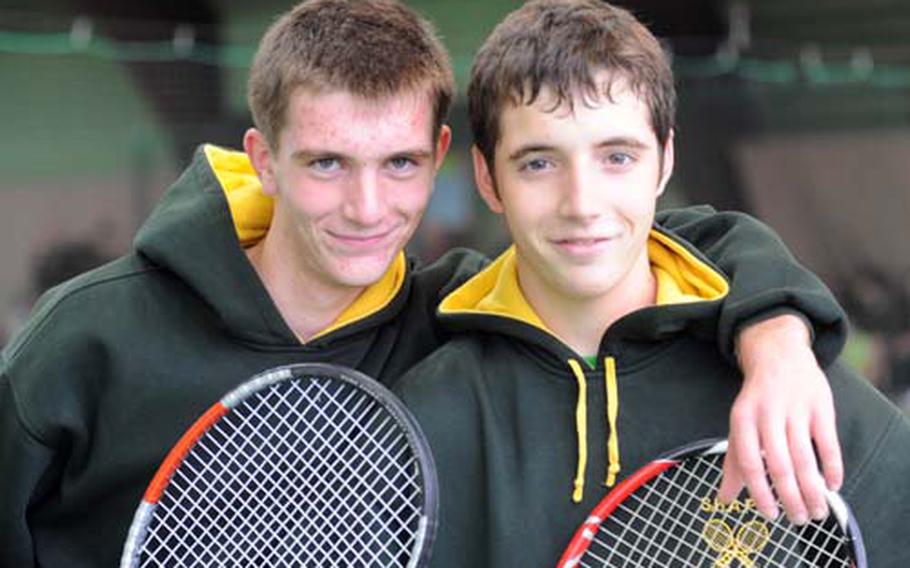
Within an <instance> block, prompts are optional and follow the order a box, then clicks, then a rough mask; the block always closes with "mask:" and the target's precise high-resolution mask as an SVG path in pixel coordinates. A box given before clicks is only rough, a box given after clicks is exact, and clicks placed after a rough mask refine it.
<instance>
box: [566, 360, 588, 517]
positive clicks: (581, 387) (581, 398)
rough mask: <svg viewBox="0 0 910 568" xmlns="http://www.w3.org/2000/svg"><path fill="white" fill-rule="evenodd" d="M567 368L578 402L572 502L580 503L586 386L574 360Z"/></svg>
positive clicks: (585, 439) (585, 448)
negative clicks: (576, 456)
mask: <svg viewBox="0 0 910 568" xmlns="http://www.w3.org/2000/svg"><path fill="white" fill-rule="evenodd" d="M569 367H571V368H572V372H573V373H574V374H575V380H577V381H578V402H577V403H576V404H575V433H576V435H577V436H578V465H577V467H576V469H575V482H574V483H573V490H572V501H573V502H575V503H580V502H581V498H582V497H583V496H584V491H585V468H586V467H587V466H588V385H587V383H586V382H585V373H584V371H582V370H581V365H579V364H578V361H576V360H575V359H569Z"/></svg>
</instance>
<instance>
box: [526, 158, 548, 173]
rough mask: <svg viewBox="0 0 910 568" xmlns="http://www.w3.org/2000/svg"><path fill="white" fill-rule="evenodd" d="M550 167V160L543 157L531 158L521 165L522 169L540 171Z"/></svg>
mask: <svg viewBox="0 0 910 568" xmlns="http://www.w3.org/2000/svg"><path fill="white" fill-rule="evenodd" d="M549 167H550V162H549V161H548V160H545V159H543V158H532V159H530V160H528V161H527V162H525V163H524V164H522V165H521V170H522V171H527V172H540V171H543V170H546V169H547V168H549Z"/></svg>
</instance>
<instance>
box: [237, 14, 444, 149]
mask: <svg viewBox="0 0 910 568" xmlns="http://www.w3.org/2000/svg"><path fill="white" fill-rule="evenodd" d="M301 87H303V88H308V89H314V90H316V91H317V92H324V91H327V90H335V89H337V90H343V91H347V92H349V93H351V94H354V95H357V96H360V97H364V98H367V99H377V98H382V97H387V96H394V95H396V94H398V93H402V92H405V91H408V90H417V89H427V90H428V91H429V93H430V95H431V97H432V100H433V110H434V132H433V135H434V138H435V136H436V135H437V134H438V132H439V128H440V126H441V125H442V123H443V121H444V120H445V117H446V114H447V113H448V110H449V105H450V104H451V101H452V95H453V91H454V79H453V76H452V64H451V62H450V60H449V56H448V54H447V53H446V51H445V48H444V47H443V46H442V43H441V42H440V41H439V38H438V37H437V36H436V32H435V31H434V29H433V27H432V25H431V24H430V23H429V22H428V21H427V20H425V19H424V18H422V17H420V16H419V15H418V14H416V13H415V12H414V11H413V10H411V9H410V8H408V7H406V6H404V5H403V4H401V3H399V2H397V1H396V0H307V1H304V2H302V3H300V4H298V5H297V6H296V7H294V8H293V9H292V10H291V11H290V12H287V13H286V14H284V15H283V16H281V17H280V18H279V19H278V20H277V21H276V22H275V23H274V24H272V26H271V27H270V28H269V29H268V31H267V32H266V33H265V36H263V38H262V41H261V42H260V44H259V50H258V51H257V53H256V58H255V59H254V61H253V66H252V68H251V70H250V77H249V82H248V84H247V99H248V101H249V105H250V111H251V112H252V114H253V122H254V123H255V124H256V127H257V128H258V129H259V130H260V131H261V132H262V133H263V135H264V136H265V139H266V140H267V141H268V144H269V145H270V146H271V147H272V148H277V147H278V137H279V135H280V134H281V129H282V128H283V127H284V125H285V121H286V114H287V107H288V104H289V101H290V98H291V95H292V94H293V93H294V92H295V91H296V90H297V89H299V88H301Z"/></svg>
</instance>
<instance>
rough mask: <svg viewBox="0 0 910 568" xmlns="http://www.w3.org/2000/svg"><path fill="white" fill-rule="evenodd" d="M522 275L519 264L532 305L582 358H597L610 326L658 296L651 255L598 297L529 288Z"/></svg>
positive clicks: (545, 322) (640, 260) (527, 297)
mask: <svg viewBox="0 0 910 568" xmlns="http://www.w3.org/2000/svg"><path fill="white" fill-rule="evenodd" d="M521 274H522V271H521V263H520V262H519V270H518V278H519V283H520V284H521V287H522V292H523V293H524V294H525V297H526V299H527V300H528V303H529V304H530V305H531V307H533V308H534V311H535V312H537V315H538V316H539V317H540V319H541V320H542V321H543V322H544V324H546V326H547V327H548V328H549V329H550V330H551V331H553V332H554V333H555V334H556V335H557V336H559V338H560V339H561V340H562V341H563V342H564V343H565V344H566V345H568V346H569V347H571V348H572V349H573V350H574V351H575V352H576V353H578V354H579V355H582V356H590V355H596V354H597V352H598V350H599V348H600V342H601V339H603V336H604V334H605V333H606V332H607V330H608V329H609V328H610V326H612V325H613V324H614V323H615V322H616V321H618V320H619V319H620V318H622V317H623V316H625V315H627V314H630V313H632V312H634V311H636V310H639V309H641V308H644V307H647V306H650V305H653V304H654V301H655V298H656V295H657V282H656V280H655V278H654V275H653V274H652V273H651V266H650V263H649V260H648V255H647V253H645V254H643V255H642V256H641V258H640V259H639V260H638V262H636V264H635V265H634V266H633V267H632V268H631V270H630V271H629V273H628V274H627V275H626V276H625V277H624V278H622V280H621V281H620V282H618V283H617V284H616V286H614V287H613V288H612V289H610V290H609V291H608V292H607V293H606V294H602V295H597V296H584V297H582V296H579V297H573V296H567V295H566V294H564V293H562V292H560V291H558V290H553V289H552V288H549V287H547V286H546V285H542V286H539V287H534V286H529V287H526V286H525V282H524V281H523V280H522V278H521ZM526 280H527V281H528V282H530V281H531V279H526Z"/></svg>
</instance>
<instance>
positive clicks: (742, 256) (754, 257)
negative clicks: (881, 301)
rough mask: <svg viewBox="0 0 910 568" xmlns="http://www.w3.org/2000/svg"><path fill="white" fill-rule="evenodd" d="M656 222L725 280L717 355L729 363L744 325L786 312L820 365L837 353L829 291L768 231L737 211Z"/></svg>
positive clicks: (687, 212)
mask: <svg viewBox="0 0 910 568" xmlns="http://www.w3.org/2000/svg"><path fill="white" fill-rule="evenodd" d="M657 222H658V223H659V224H660V225H661V226H662V227H664V228H666V229H669V230H670V231H672V232H674V233H676V234H678V235H680V236H681V237H683V238H684V239H686V240H687V241H689V242H690V243H692V244H693V245H695V247H696V248H698V250H699V251H701V252H702V254H704V255H705V256H707V257H708V259H710V260H711V261H712V262H713V263H714V264H715V265H717V267H718V268H720V269H721V270H723V271H724V272H725V273H726V274H727V276H728V278H729V280H730V293H729V295H728V296H727V298H726V299H725V300H724V303H723V307H722V311H721V315H720V319H719V322H718V342H719V347H720V348H721V351H722V353H723V354H724V355H725V356H726V357H728V358H730V360H731V361H732V360H733V353H734V339H735V337H736V335H737V334H738V332H739V331H740V330H741V329H742V328H743V327H745V326H747V325H749V324H751V323H754V322H757V321H761V320H764V319H767V318H769V317H772V316H774V315H779V314H780V313H786V312H796V313H799V314H801V315H802V316H803V317H804V318H806V321H807V322H808V323H809V324H810V329H811V331H812V336H813V349H814V351H815V355H816V357H817V358H818V360H819V362H820V363H821V364H822V366H825V365H827V364H830V363H831V362H833V361H834V359H835V358H836V357H837V356H838V355H839V354H840V351H841V349H843V345H844V342H845V341H846V336H847V320H846V315H845V314H844V312H843V310H842V309H841V307H840V305H839V304H838V303H837V301H836V300H835V299H834V296H833V295H832V294H831V292H830V290H828V288H827V287H826V286H825V285H824V284H823V283H822V282H821V280H819V279H818V277H816V276H815V275H814V274H813V273H812V272H810V271H809V270H807V269H806V268H805V267H803V266H802V265H801V264H800V263H799V262H798V261H797V260H796V259H795V258H794V257H793V255H792V254H791V253H790V251H789V250H788V249H787V247H786V246H785V245H784V243H783V241H781V239H780V237H778V236H777V234H775V233H774V231H773V230H772V229H771V228H770V227H768V226H767V225H765V224H764V223H762V222H761V221H759V220H757V219H755V218H754V217H751V216H749V215H746V214H744V213H738V212H716V211H714V210H713V209H712V208H710V207H705V206H701V207H690V208H686V209H675V210H667V211H662V212H661V213H659V214H658V217H657Z"/></svg>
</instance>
